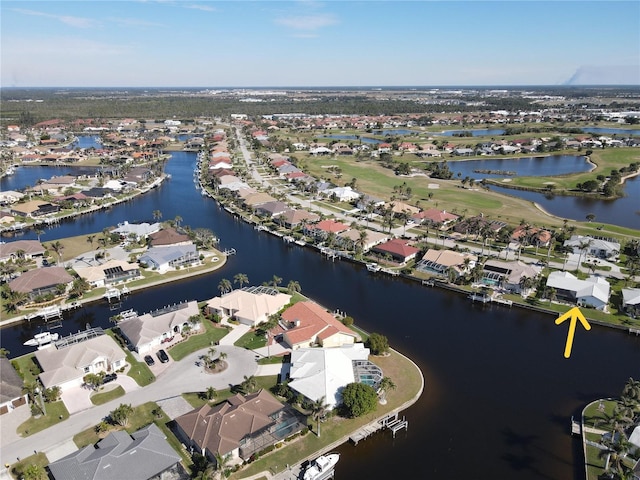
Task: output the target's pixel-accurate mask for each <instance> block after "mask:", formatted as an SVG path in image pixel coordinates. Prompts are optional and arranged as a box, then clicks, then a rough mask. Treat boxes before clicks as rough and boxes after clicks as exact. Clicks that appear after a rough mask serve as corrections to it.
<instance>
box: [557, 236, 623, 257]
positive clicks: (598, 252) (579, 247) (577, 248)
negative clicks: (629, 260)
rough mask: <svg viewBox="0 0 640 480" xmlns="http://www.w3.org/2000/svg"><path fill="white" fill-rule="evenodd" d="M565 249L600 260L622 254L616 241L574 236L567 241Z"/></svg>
mask: <svg viewBox="0 0 640 480" xmlns="http://www.w3.org/2000/svg"><path fill="white" fill-rule="evenodd" d="M563 245H564V246H565V247H570V248H572V249H573V253H577V254H580V253H586V255H592V256H594V257H598V258H604V259H607V258H612V257H615V256H617V255H618V254H619V253H620V243H618V242H616V241H615V240H607V239H603V238H594V237H588V236H582V235H572V236H571V238H569V240H565V241H564V244H563Z"/></svg>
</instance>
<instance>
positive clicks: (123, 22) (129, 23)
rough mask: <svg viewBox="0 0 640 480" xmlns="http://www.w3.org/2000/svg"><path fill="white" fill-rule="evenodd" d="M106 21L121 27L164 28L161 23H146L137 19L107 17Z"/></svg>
mask: <svg viewBox="0 0 640 480" xmlns="http://www.w3.org/2000/svg"><path fill="white" fill-rule="evenodd" d="M107 20H108V21H109V22H113V23H116V24H117V25H119V26H121V27H164V25H163V24H161V23H155V22H148V21H146V20H140V19H138V18H121V17H109V18H107Z"/></svg>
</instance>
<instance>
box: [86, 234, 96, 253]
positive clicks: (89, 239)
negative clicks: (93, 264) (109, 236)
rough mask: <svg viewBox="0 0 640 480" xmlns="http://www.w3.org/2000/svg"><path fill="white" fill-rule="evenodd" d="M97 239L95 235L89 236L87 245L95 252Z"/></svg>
mask: <svg viewBox="0 0 640 480" xmlns="http://www.w3.org/2000/svg"><path fill="white" fill-rule="evenodd" d="M95 239H96V236H95V235H87V243H88V244H89V245H91V250H93V241H94V240H95Z"/></svg>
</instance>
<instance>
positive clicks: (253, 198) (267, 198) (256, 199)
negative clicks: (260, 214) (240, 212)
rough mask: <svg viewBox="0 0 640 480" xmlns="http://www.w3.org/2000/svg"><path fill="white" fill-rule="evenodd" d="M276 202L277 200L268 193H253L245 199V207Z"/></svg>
mask: <svg viewBox="0 0 640 480" xmlns="http://www.w3.org/2000/svg"><path fill="white" fill-rule="evenodd" d="M275 201H276V199H275V198H273V197H272V196H271V195H269V194H268V193H264V192H256V193H252V194H250V195H248V196H246V197H245V198H244V199H243V203H244V205H245V206H246V207H249V208H253V207H256V206H258V205H262V204H263V203H267V202H275Z"/></svg>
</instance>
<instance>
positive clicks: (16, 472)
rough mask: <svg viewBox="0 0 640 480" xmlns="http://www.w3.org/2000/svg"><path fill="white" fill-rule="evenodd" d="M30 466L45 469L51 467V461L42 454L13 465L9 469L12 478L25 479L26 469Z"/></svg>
mask: <svg viewBox="0 0 640 480" xmlns="http://www.w3.org/2000/svg"><path fill="white" fill-rule="evenodd" d="M29 465H38V466H40V467H42V468H44V467H46V466H47V465H49V459H48V458H47V456H46V455H45V454H44V453H42V452H39V453H36V454H33V455H31V456H29V457H27V458H23V459H21V460H20V461H19V462H16V463H14V464H13V465H11V466H10V468H9V474H10V475H11V477H12V478H15V479H20V478H24V477H23V472H24V469H25V468H26V467H28V466H29Z"/></svg>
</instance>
